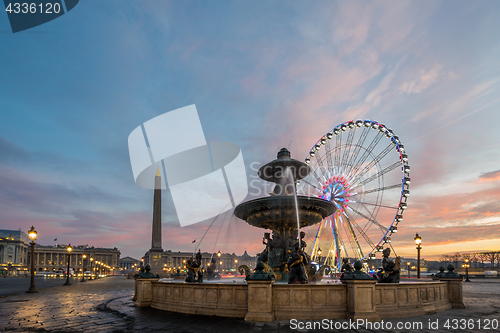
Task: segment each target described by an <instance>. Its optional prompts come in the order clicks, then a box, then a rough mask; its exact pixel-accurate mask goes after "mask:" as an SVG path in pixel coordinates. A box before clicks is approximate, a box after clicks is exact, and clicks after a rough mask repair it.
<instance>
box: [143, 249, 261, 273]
mask: <svg viewBox="0 0 500 333" xmlns="http://www.w3.org/2000/svg"><path fill="white" fill-rule="evenodd" d="M150 255H151V254H150V252H149V251H148V252H146V254H145V255H144V257H143V258H142V259H144V265H146V264H149V263H150ZM192 257H193V253H192V252H181V251H177V252H174V251H171V250H167V251H164V252H163V255H162V263H163V272H164V273H167V274H171V273H175V272H176V271H177V269H180V270H181V271H184V270H185V265H186V262H187V261H188V260H189V258H192ZM212 258H215V260H216V265H217V270H218V271H219V272H221V273H222V274H224V273H230V272H233V273H234V272H236V271H237V269H238V267H239V266H240V265H246V266H247V267H248V268H250V269H254V268H255V265H256V264H257V256H254V257H252V256H250V255H249V254H248V253H247V251H245V253H243V255H241V256H238V255H236V254H234V253H233V254H229V253H221V255H220V256H218V253H213V254H212V253H208V252H202V259H201V266H200V267H202V268H203V269H205V270H206V269H207V268H208V266H209V264H210V262H211V260H212Z"/></svg>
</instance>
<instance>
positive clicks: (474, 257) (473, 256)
mask: <svg viewBox="0 0 500 333" xmlns="http://www.w3.org/2000/svg"><path fill="white" fill-rule="evenodd" d="M470 261H471V267H473V266H474V267H477V253H471V254H470ZM472 264H474V265H472Z"/></svg>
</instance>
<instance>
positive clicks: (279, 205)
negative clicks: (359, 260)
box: [234, 195, 335, 230]
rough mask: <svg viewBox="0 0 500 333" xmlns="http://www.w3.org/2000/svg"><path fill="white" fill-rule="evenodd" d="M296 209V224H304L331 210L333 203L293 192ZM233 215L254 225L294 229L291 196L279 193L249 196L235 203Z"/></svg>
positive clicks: (292, 200) (316, 219) (314, 222)
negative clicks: (253, 197)
mask: <svg viewBox="0 0 500 333" xmlns="http://www.w3.org/2000/svg"><path fill="white" fill-rule="evenodd" d="M297 210H298V215H299V216H298V217H299V221H300V227H301V228H304V227H308V226H310V225H314V224H316V223H318V222H320V221H321V220H322V219H324V218H325V217H327V216H330V215H332V214H333V213H335V205H334V204H333V203H331V202H330V201H327V200H324V199H321V198H315V197H306V196H297ZM234 215H236V216H237V217H238V218H240V219H242V220H245V221H246V222H247V223H248V224H250V225H253V226H254V227H258V228H264V229H270V230H277V229H281V228H290V229H297V215H296V213H295V198H294V197H293V196H287V195H280V196H271V197H265V198H258V199H254V200H250V201H247V202H244V203H242V204H240V205H238V206H237V207H236V209H235V210H234Z"/></svg>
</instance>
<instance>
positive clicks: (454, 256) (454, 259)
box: [450, 252, 462, 267]
mask: <svg viewBox="0 0 500 333" xmlns="http://www.w3.org/2000/svg"><path fill="white" fill-rule="evenodd" d="M450 259H451V261H452V262H453V263H455V267H458V263H459V262H460V259H462V254H460V253H458V252H457V253H455V254H452V255H451V258H450Z"/></svg>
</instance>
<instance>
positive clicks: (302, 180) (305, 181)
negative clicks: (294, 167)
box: [300, 178, 323, 193]
mask: <svg viewBox="0 0 500 333" xmlns="http://www.w3.org/2000/svg"><path fill="white" fill-rule="evenodd" d="M300 181H301V182H304V183H306V184H307V185H309V186H312V187H314V188H315V189H316V190H318V191H319V192H321V193H322V192H323V191H322V190H321V189H320V188H318V187H317V186H316V185H314V184H311V183H309V182H308V181H307V180H305V178H304V179H301V180H300Z"/></svg>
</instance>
